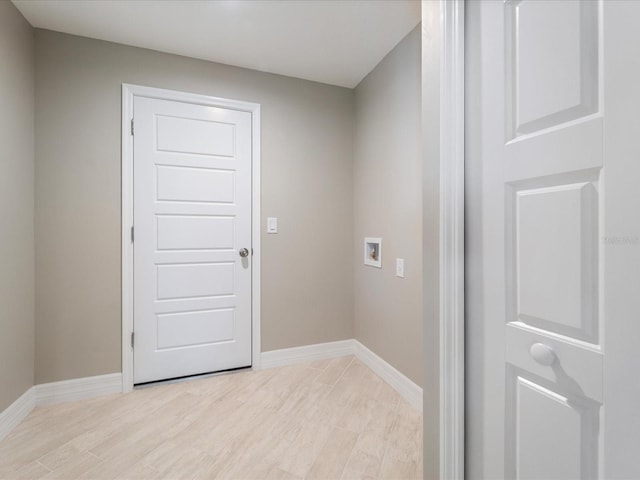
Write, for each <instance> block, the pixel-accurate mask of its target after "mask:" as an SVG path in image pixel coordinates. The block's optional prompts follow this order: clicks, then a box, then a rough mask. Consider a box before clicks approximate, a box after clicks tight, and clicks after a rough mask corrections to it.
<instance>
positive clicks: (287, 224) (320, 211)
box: [35, 30, 417, 383]
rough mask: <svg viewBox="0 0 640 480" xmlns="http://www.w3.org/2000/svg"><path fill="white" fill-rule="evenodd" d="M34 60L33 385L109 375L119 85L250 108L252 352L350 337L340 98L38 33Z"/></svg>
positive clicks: (115, 339) (349, 116) (114, 328)
mask: <svg viewBox="0 0 640 480" xmlns="http://www.w3.org/2000/svg"><path fill="white" fill-rule="evenodd" d="M36 65H37V68H36V265H37V267H36V278H37V282H36V369H35V371H36V382H37V383H43V382H52V381H58V380H64V379H70V378H76V377H86V376H90V375H99V374H105V373H111V372H118V371H120V369H121V354H120V344H121V341H120V329H121V313H120V309H121V302H120V288H121V286H120V285H121V284H120V265H121V260H120V111H121V106H120V105H121V103H120V102H121V100H120V97H121V93H120V88H121V84H122V83H132V84H138V85H146V86H152V87H159V88H166V89H173V90H181V91H186V92H195V93H200V94H206V95H213V96H219V97H227V98H232V99H238V100H245V101H250V102H257V103H260V104H261V105H262V110H261V114H262V214H263V215H262V216H263V225H264V218H265V217H266V216H277V217H278V219H279V223H278V226H279V233H278V234H277V235H268V236H267V235H264V234H263V235H262V250H263V258H262V349H263V351H267V350H273V349H278V348H285V347H292V346H298V345H305V344H312V343H319V342H328V341H333V340H340V339H346V338H352V337H353V332H352V317H353V304H352V258H351V251H350V249H349V248H348V247H347V246H348V245H351V244H352V238H353V231H352V220H353V209H352V183H353V178H352V173H353V172H352V160H351V158H352V152H353V131H352V129H353V111H354V108H353V102H354V94H353V91H352V90H349V89H344V88H339V87H332V86H327V85H323V84H319V83H314V82H308V81H304V80H297V79H293V78H288V77H283V76H277V75H272V74H267V73H259V72H255V71H250V70H246V69H241V68H236V67H230V66H225V65H220V64H214V63H210V62H205V61H199V60H193V59H189V58H185V57H180V56H176V55H169V54H163V53H158V52H154V51H150V50H144V49H139V48H134V47H128V46H122V45H117V44H113V43H107V42H102V41H97V40H91V39H87V38H81V37H75V36H71V35H65V34H60V33H54V32H50V31H44V30H37V31H36ZM263 231H264V228H263ZM416 268H417V267H416Z"/></svg>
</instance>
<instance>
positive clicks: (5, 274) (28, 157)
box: [0, 2, 34, 412]
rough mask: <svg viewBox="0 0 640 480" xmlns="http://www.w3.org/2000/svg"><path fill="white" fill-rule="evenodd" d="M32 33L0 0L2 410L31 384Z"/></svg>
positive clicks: (32, 288)
mask: <svg viewBox="0 0 640 480" xmlns="http://www.w3.org/2000/svg"><path fill="white" fill-rule="evenodd" d="M33 104H34V32H33V29H32V28H31V26H30V25H29V24H28V23H27V22H26V20H25V19H24V18H23V17H22V15H21V14H20V12H18V10H17V9H16V8H15V7H14V6H13V4H12V3H11V2H0V105H1V107H0V412H1V411H2V410H4V409H5V408H6V407H8V406H9V405H10V404H11V403H13V401H14V400H16V399H17V398H18V397H19V396H20V395H22V394H23V393H24V392H25V391H26V390H28V389H29V388H30V387H31V386H32V385H33V358H34V355H33V335H34V333H33V330H34V320H33V318H34V314H33V295H34V293H33V292H34V271H33V237H34V234H33V175H34V173H33V172H34V166H33V135H34V127H33V112H34V106H33Z"/></svg>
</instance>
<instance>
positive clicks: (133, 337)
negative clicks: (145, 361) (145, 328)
mask: <svg viewBox="0 0 640 480" xmlns="http://www.w3.org/2000/svg"><path fill="white" fill-rule="evenodd" d="M135 339H136V334H135V333H134V332H131V348H133V345H134V344H135Z"/></svg>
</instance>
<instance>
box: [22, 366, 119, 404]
mask: <svg viewBox="0 0 640 480" xmlns="http://www.w3.org/2000/svg"><path fill="white" fill-rule="evenodd" d="M33 388H34V390H35V398H36V406H38V407H40V406H44V405H53V404H56V403H62V402H72V401H74V400H86V399H88V398H94V397H99V396H102V395H110V394H113V393H121V392H122V374H121V373H110V374H108V375H98V376H96V377H85V378H74V379H73V380H63V381H61V382H53V383H42V384H40V385H36V386H35V387H33Z"/></svg>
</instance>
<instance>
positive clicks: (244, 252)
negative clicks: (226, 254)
mask: <svg viewBox="0 0 640 480" xmlns="http://www.w3.org/2000/svg"><path fill="white" fill-rule="evenodd" d="M238 253H240V256H241V257H242V258H244V257H248V256H249V250H247V249H246V248H241V249H240V251H239V252H238Z"/></svg>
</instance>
